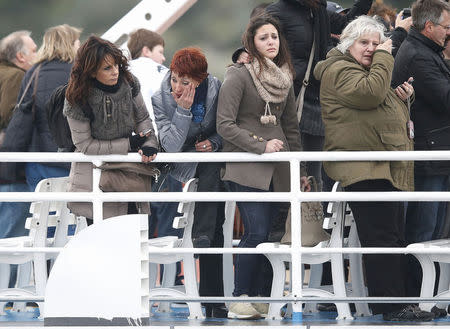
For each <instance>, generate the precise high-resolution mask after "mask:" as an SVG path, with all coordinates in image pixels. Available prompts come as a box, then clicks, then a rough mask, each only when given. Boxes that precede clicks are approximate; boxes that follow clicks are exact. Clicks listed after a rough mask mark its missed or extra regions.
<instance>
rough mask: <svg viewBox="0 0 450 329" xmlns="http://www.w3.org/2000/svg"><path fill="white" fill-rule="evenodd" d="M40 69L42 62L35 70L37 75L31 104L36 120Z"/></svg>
mask: <svg viewBox="0 0 450 329" xmlns="http://www.w3.org/2000/svg"><path fill="white" fill-rule="evenodd" d="M40 70H41V64H39V66H38V67H37V68H36V70H35V71H34V72H33V74H34V73H36V75H35V77H34V86H33V95H32V96H31V97H32V99H33V105H32V106H31V113H32V118H33V121H34V116H35V107H36V105H35V104H36V92H37V86H38V80H39V71H40Z"/></svg>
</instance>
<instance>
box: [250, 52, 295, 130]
mask: <svg viewBox="0 0 450 329" xmlns="http://www.w3.org/2000/svg"><path fill="white" fill-rule="evenodd" d="M265 63H266V65H267V68H262V70H260V65H259V62H258V61H257V60H256V59H255V60H254V61H253V62H252V63H250V64H245V67H246V68H247V70H248V71H249V72H250V75H251V77H252V79H253V82H254V84H255V87H256V90H257V91H258V94H259V96H261V98H262V99H263V100H264V101H265V102H266V106H265V113H264V115H263V116H262V117H261V123H263V124H267V123H269V122H272V123H273V124H276V121H275V116H273V115H272V113H271V111H270V106H269V103H281V102H282V101H284V100H285V99H286V97H287V95H288V93H289V89H290V88H291V86H292V83H293V82H292V78H293V77H292V73H291V71H290V70H289V66H288V65H287V64H284V65H283V66H282V67H278V66H277V65H276V64H275V63H274V62H272V61H271V60H270V59H268V58H265ZM263 117H265V118H266V119H263Z"/></svg>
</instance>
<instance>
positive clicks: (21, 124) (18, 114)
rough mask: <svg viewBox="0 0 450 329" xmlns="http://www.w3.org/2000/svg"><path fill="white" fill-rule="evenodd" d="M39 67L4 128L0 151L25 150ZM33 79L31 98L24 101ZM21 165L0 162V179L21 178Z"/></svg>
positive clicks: (22, 174) (39, 66) (33, 113)
mask: <svg viewBox="0 0 450 329" xmlns="http://www.w3.org/2000/svg"><path fill="white" fill-rule="evenodd" d="M40 69H41V65H38V66H37V67H36V69H35V70H34V72H33V74H32V75H31V78H30V81H28V84H27V86H26V87H25V90H24V92H23V94H22V97H21V98H20V100H19V102H18V103H17V105H16V106H15V107H14V110H13V115H12V117H11V120H10V121H9V123H8V127H7V128H6V131H5V136H4V139H3V143H2V145H1V148H0V151H1V152H26V151H27V149H28V146H29V145H30V142H31V138H32V136H33V129H34V117H35V99H36V91H37V82H38V75H39V71H40ZM33 81H34V87H33V95H32V97H31V100H29V101H27V102H24V101H23V99H24V98H25V95H26V94H27V92H28V89H29V88H30V86H31V83H32V82H33ZM18 132H20V136H21V137H23V138H17V133H18ZM23 167H24V164H23V163H16V162H0V179H1V180H3V181H8V182H16V181H19V180H22V178H23V177H22V176H24V173H23V171H24V170H23Z"/></svg>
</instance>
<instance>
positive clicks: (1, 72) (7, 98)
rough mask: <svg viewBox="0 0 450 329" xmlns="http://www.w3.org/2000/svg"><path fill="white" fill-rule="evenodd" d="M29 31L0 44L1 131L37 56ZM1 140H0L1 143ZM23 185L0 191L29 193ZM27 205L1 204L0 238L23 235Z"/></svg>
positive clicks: (7, 184) (8, 185)
mask: <svg viewBox="0 0 450 329" xmlns="http://www.w3.org/2000/svg"><path fill="white" fill-rule="evenodd" d="M30 34H31V33H30V32H28V31H17V32H13V33H11V34H9V35H7V36H6V37H4V38H3V39H2V40H1V41H0V129H1V130H2V131H3V130H4V129H5V128H6V126H7V125H8V122H9V120H10V119H11V116H12V112H13V109H14V106H15V105H16V101H17V96H18V94H19V90H20V85H21V82H22V79H23V77H24V76H25V71H26V70H28V69H29V68H30V67H31V66H32V64H33V62H34V59H35V57H36V48H37V47H36V44H35V43H34V41H33V39H31V37H30ZM1 142H2V141H0V143H1ZM28 191H29V189H28V186H27V185H26V184H25V182H24V181H23V182H10V181H8V182H7V181H0V192H28ZM29 206H30V204H29V203H25V202H0V238H10V237H15V236H21V235H25V234H26V229H25V219H26V216H27V214H28V208H29Z"/></svg>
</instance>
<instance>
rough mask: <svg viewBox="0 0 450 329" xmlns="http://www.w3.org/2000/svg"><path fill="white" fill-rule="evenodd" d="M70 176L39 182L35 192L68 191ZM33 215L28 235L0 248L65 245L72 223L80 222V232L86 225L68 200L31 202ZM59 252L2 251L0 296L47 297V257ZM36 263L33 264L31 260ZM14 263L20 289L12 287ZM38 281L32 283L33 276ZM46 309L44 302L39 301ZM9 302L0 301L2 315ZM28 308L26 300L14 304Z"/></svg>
mask: <svg viewBox="0 0 450 329" xmlns="http://www.w3.org/2000/svg"><path fill="white" fill-rule="evenodd" d="M67 182H68V177H60V178H48V179H44V180H42V181H40V182H39V184H38V185H37V186H36V189H35V192H64V191H66V190H67ZM30 213H31V217H29V218H27V220H26V223H25V227H26V228H27V229H28V230H29V234H28V236H22V237H15V238H6V239H0V247H10V248H20V247H63V246H64V245H65V244H66V243H67V241H68V226H69V225H71V224H75V225H77V231H79V230H81V229H82V228H83V227H86V219H85V218H84V217H76V216H74V215H73V214H71V213H70V211H69V209H68V208H67V202H65V201H40V202H32V203H31V205H30ZM48 227H54V228H55V235H54V237H53V238H47V229H48ZM56 257H57V254H47V255H45V254H35V255H33V254H21V253H17V252H14V253H11V254H0V278H1V280H0V289H1V290H0V296H2V297H5V296H16V295H25V296H33V295H38V296H43V295H44V292H45V286H46V282H47V260H48V259H54V258H56ZM31 262H32V263H31ZM10 264H17V265H19V266H18V272H17V283H16V288H8V283H9V277H10ZM32 276H33V277H34V284H32V283H31V284H30V281H31V277H32ZM38 304H39V307H40V308H41V312H42V310H43V309H42V308H43V303H38ZM4 305H5V302H0V315H1V314H4ZM23 310H25V303H14V308H13V311H23Z"/></svg>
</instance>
